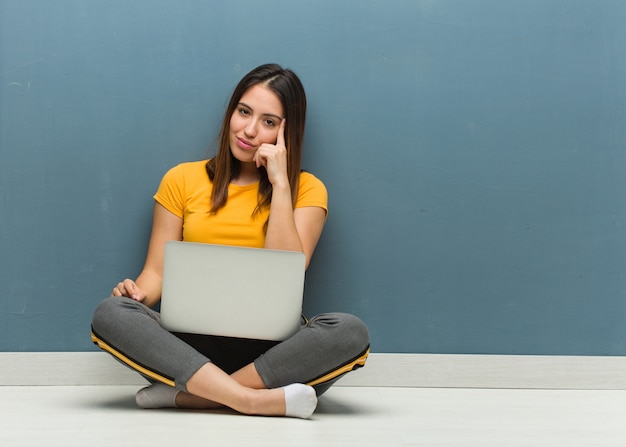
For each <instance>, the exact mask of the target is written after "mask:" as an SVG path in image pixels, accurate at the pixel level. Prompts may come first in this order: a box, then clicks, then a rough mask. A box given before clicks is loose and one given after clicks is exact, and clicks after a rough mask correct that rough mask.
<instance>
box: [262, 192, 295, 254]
mask: <svg viewBox="0 0 626 447" xmlns="http://www.w3.org/2000/svg"><path fill="white" fill-rule="evenodd" d="M265 248H272V249H275V250H289V251H300V252H302V251H304V249H303V247H302V241H301V240H300V236H299V234H298V230H297V228H296V223H295V220H294V214H293V204H292V201H291V190H290V189H289V185H287V186H284V187H281V186H274V187H273V189H272V204H271V206H270V217H269V221H268V225H267V234H266V236H265Z"/></svg>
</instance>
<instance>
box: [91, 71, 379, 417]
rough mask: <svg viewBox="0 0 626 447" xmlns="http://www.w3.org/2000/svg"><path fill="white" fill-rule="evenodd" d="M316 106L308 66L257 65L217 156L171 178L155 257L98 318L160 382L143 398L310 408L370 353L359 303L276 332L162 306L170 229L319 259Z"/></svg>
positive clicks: (183, 235) (321, 197) (97, 332)
mask: <svg viewBox="0 0 626 447" xmlns="http://www.w3.org/2000/svg"><path fill="white" fill-rule="evenodd" d="M305 115H306V97H305V93H304V89H303V87H302V84H301V82H300V80H299V79H298V77H297V76H296V75H295V74H294V73H293V72H292V71H290V70H287V69H283V68H282V67H280V66H279V65H275V64H268V65H262V66H260V67H257V68H256V69H254V70H252V71H251V72H250V73H248V74H247V75H246V76H245V77H244V78H243V79H242V80H241V81H240V82H239V84H238V85H237V87H236V88H235V91H234V93H233V95H232V97H231V100H230V103H229V105H228V108H227V110H226V113H225V116H224V121H223V124H222V128H221V131H220V140H219V147H218V149H217V154H216V155H215V157H214V158H212V159H210V160H208V161H207V160H204V161H200V162H191V163H183V164H181V165H178V166H176V167H174V168H172V169H171V170H170V171H169V172H168V173H167V174H166V175H165V176H164V177H163V180H162V182H161V185H160V186H159V189H158V191H157V193H156V195H155V196H154V198H155V205H154V214H153V227H152V234H151V237H150V244H149V247H148V254H147V256H146V262H145V265H144V268H143V270H142V271H141V273H140V275H139V276H138V277H137V279H136V280H134V281H133V280H131V279H125V280H124V281H122V282H120V283H119V284H117V286H116V287H115V288H114V289H113V293H112V295H111V297H109V298H108V299H106V300H104V301H103V302H101V303H100V304H99V306H98V307H97V309H96V311H95V313H94V317H93V321H92V340H93V341H94V343H96V344H97V345H98V346H99V347H100V348H102V349H104V350H105V351H107V352H109V353H111V354H113V355H114V356H115V357H116V358H117V359H119V360H121V361H122V362H123V363H125V364H126V365H128V366H129V367H131V368H133V369H134V370H136V371H138V372H139V373H141V374H142V375H144V376H145V377H146V378H148V380H150V381H151V382H152V385H150V386H148V387H147V388H144V389H142V390H140V391H139V392H138V393H137V396H136V401H137V404H138V405H139V406H140V407H143V408H161V407H180V408H198V409H201V408H202V409H207V408H217V407H221V406H227V407H230V408H232V409H234V410H236V411H238V412H240V413H244V414H257V415H275V416H291V417H301V418H308V417H309V416H310V415H311V414H312V413H313V411H314V410H315V407H316V405H317V396H319V395H320V394H322V393H323V392H324V391H326V390H327V389H328V388H329V387H330V386H331V385H332V384H333V383H334V382H335V381H336V380H338V379H339V377H340V376H342V375H343V374H345V373H346V372H349V371H352V370H353V369H356V368H358V367H360V366H363V365H364V364H365V360H366V358H367V354H368V352H369V335H368V331H367V328H366V327H365V325H364V324H363V322H362V321H361V320H359V319H358V318H357V317H355V316H352V315H349V314H343V313H331V314H323V315H319V316H317V317H314V318H312V319H311V320H309V321H306V322H304V323H303V324H302V327H301V329H300V331H299V332H298V333H297V334H295V335H294V336H292V337H291V338H289V339H287V340H285V341H283V342H272V341H264V340H249V339H237V338H231V337H217V336H205V335H197V334H182V333H171V332H168V331H166V330H165V329H164V328H162V327H161V325H160V324H159V314H158V313H157V312H155V311H154V310H152V309H151V307H152V306H154V305H155V304H156V303H157V302H158V301H159V299H160V296H161V283H162V270H163V256H164V245H165V242H166V241H168V240H179V241H180V240H182V241H190V242H205V243H213V244H224V245H238V246H247V247H257V248H271V249H280V250H291V251H299V252H303V253H304V254H305V255H306V265H307V266H308V264H309V262H310V261H311V257H312V255H313V252H314V250H315V247H316V245H317V242H318V240H319V237H320V235H321V233H322V228H323V226H324V223H325V221H326V213H327V193H326V189H325V187H324V185H323V183H322V182H321V181H320V180H318V179H317V178H316V177H314V176H313V175H311V174H309V173H306V172H302V171H301V169H300V163H301V154H302V141H303V136H304V124H305Z"/></svg>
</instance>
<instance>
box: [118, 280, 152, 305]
mask: <svg viewBox="0 0 626 447" xmlns="http://www.w3.org/2000/svg"><path fill="white" fill-rule="evenodd" d="M111 296H126V297H128V298H130V299H133V300H135V301H139V302H141V301H143V300H144V299H146V294H145V292H144V291H143V290H141V289H140V288H139V287H138V286H137V284H135V281H133V280H132V279H125V280H124V281H122V282H120V283H118V284H117V286H115V288H114V289H113V292H112V293H111Z"/></svg>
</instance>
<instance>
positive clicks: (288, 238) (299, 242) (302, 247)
mask: <svg viewBox="0 0 626 447" xmlns="http://www.w3.org/2000/svg"><path fill="white" fill-rule="evenodd" d="M255 161H256V164H257V167H260V166H265V169H266V170H267V176H268V178H269V180H270V182H271V183H272V202H271V205H270V218H269V222H268V227H267V234H266V237H265V248H273V249H277V250H290V251H300V252H303V253H304V254H305V255H306V266H307V267H308V266H309V263H310V262H311V257H312V256H313V251H315V247H316V245H317V242H318V241H319V238H320V236H321V234H322V229H323V228H324V223H325V222H326V210H324V209H323V208H320V207H315V206H312V207H302V208H296V209H295V210H294V209H293V202H292V197H291V189H290V186H289V179H288V177H287V150H286V148H285V120H283V121H282V122H281V124H280V128H279V130H278V137H277V140H276V144H275V145H272V144H264V145H262V146H261V147H260V148H259V149H258V150H257V152H256V154H255Z"/></svg>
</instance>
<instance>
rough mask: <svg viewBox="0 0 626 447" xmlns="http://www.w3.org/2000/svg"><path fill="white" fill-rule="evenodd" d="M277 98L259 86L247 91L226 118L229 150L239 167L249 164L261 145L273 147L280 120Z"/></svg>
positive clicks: (279, 104)
mask: <svg viewBox="0 0 626 447" xmlns="http://www.w3.org/2000/svg"><path fill="white" fill-rule="evenodd" d="M283 113H284V111H283V106H282V104H281V102H280V100H279V99H278V96H276V94H275V93H274V92H272V91H271V90H270V89H269V88H267V87H266V86H265V85H263V84H257V85H255V86H252V87H250V88H249V89H248V90H246V92H245V93H244V94H243V96H242V97H241V99H240V101H239V104H237V107H236V108H235V111H234V112H233V114H232V116H231V117H230V137H229V138H230V150H231V152H232V154H233V156H234V157H235V158H236V159H237V160H239V161H240V162H242V163H250V162H252V161H253V157H254V154H255V152H256V150H257V149H258V148H259V146H261V145H262V144H264V143H269V144H275V143H276V138H277V136H278V128H279V127H280V123H281V121H282V119H283V118H284V115H283Z"/></svg>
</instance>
